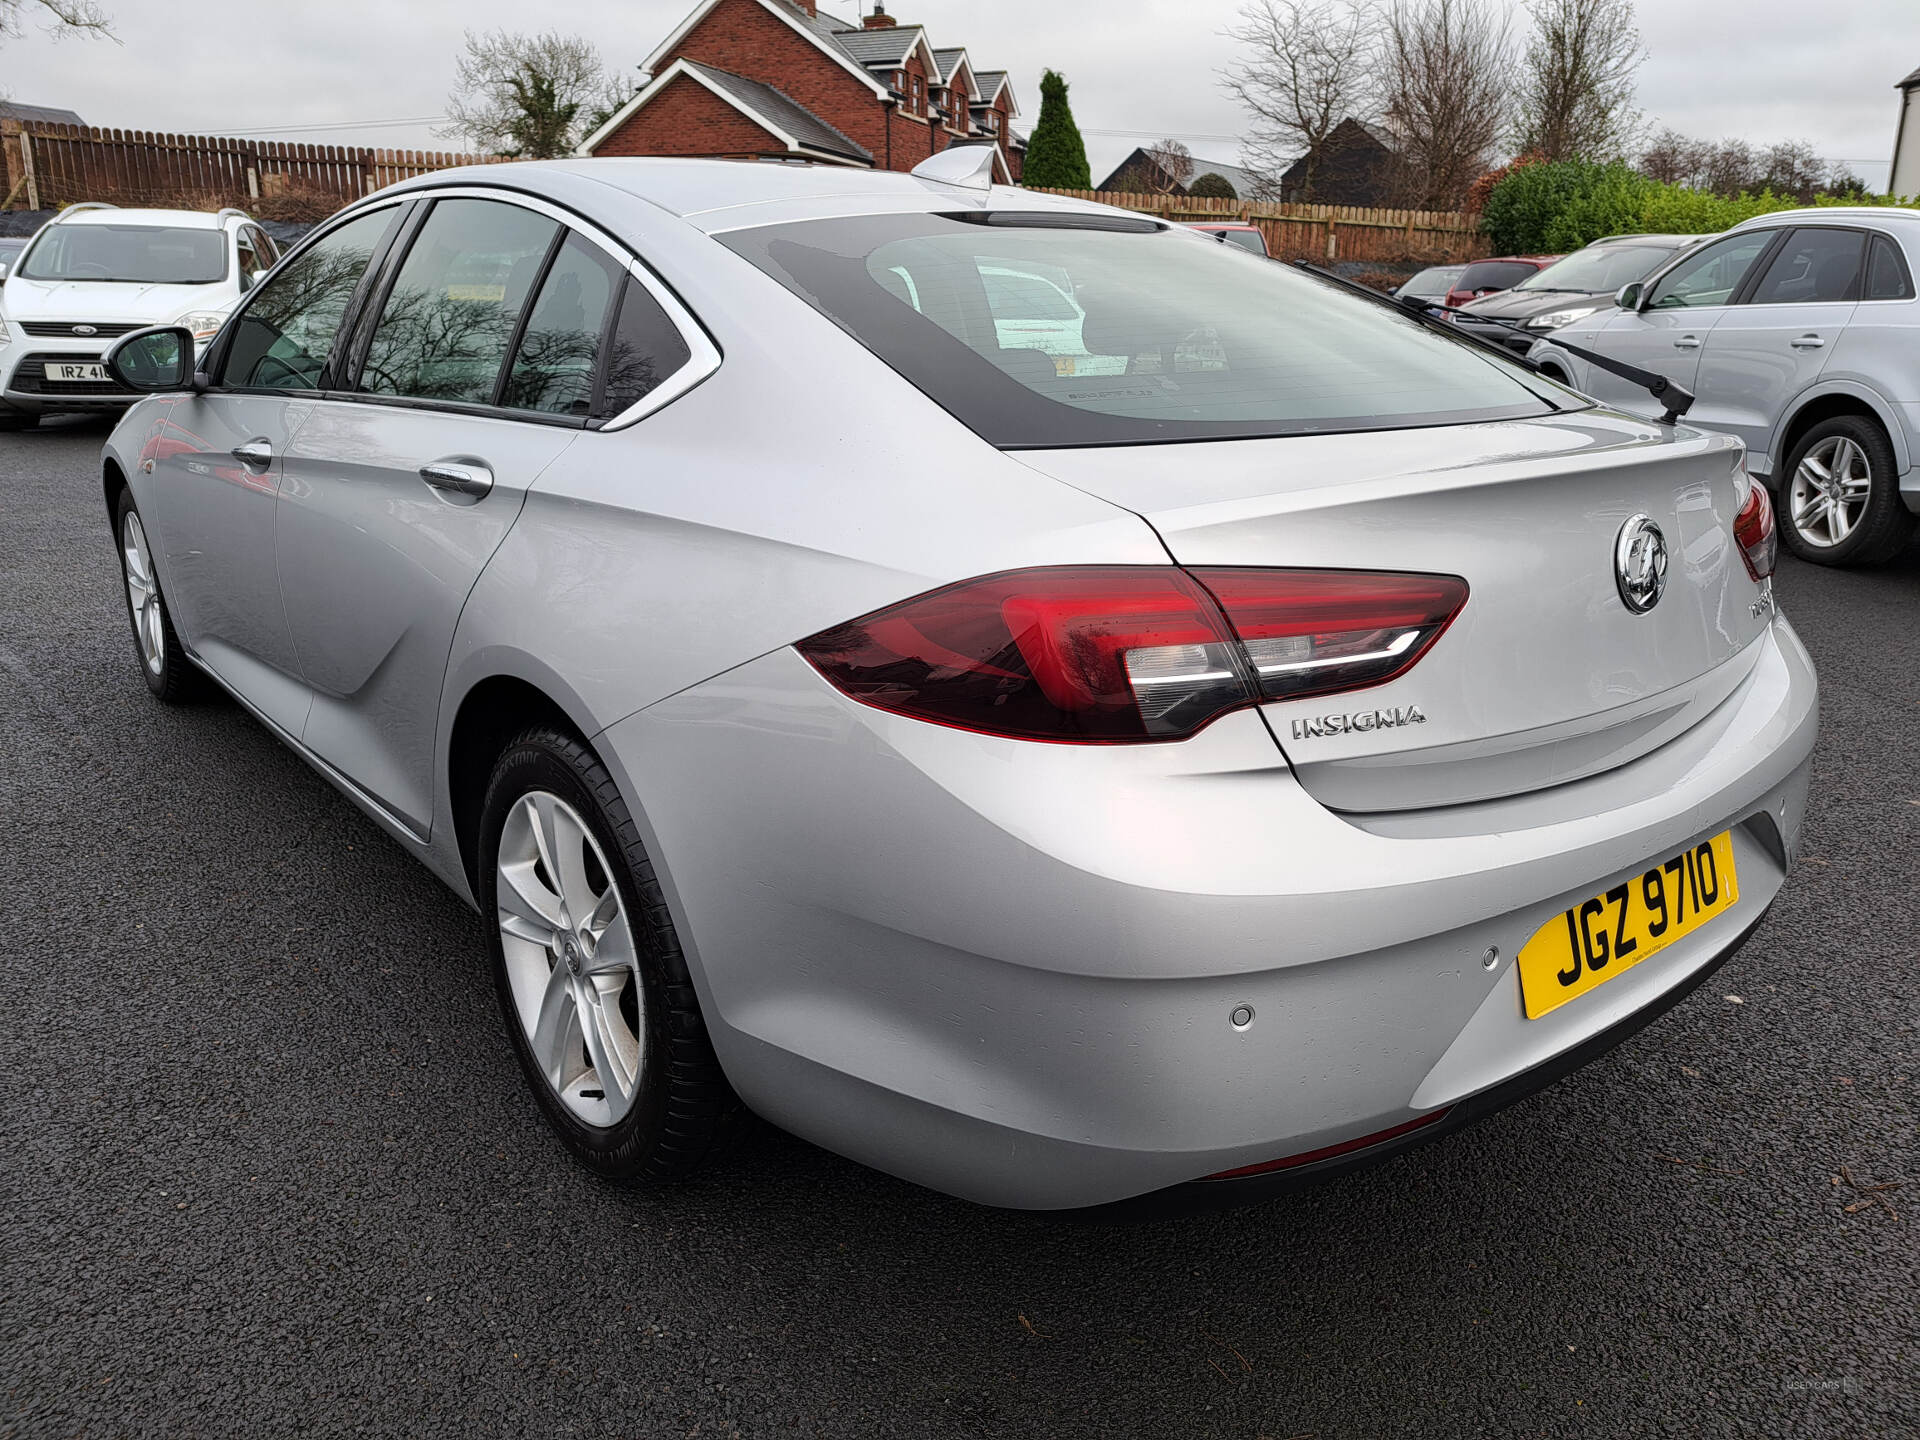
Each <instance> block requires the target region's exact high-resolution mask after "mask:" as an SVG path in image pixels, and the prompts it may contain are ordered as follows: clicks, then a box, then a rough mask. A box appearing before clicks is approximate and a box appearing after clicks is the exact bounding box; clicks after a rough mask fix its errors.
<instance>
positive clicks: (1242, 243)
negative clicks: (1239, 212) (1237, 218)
mask: <svg viewBox="0 0 1920 1440" xmlns="http://www.w3.org/2000/svg"><path fill="white" fill-rule="evenodd" d="M1187 228H1188V229H1189V230H1198V231H1199V232H1200V233H1201V234H1202V235H1211V236H1212V237H1213V238H1214V239H1215V240H1218V241H1219V242H1220V243H1221V244H1222V245H1238V246H1239V247H1240V248H1241V249H1242V250H1251V251H1252V252H1253V253H1254V254H1256V255H1258V256H1259V257H1260V258H1261V259H1263V260H1265V259H1269V258H1271V257H1270V256H1269V254H1268V251H1267V237H1266V236H1265V235H1263V234H1261V233H1260V227H1259V226H1258V225H1237V224H1227V223H1225V222H1222V223H1218V224H1216V223H1214V222H1212V221H1209V222H1207V223H1205V224H1202V225H1189V226H1188V227H1187Z"/></svg>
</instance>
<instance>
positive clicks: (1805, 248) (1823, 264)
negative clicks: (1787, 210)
mask: <svg viewBox="0 0 1920 1440" xmlns="http://www.w3.org/2000/svg"><path fill="white" fill-rule="evenodd" d="M1866 238H1867V237H1866V236H1864V235H1862V234H1861V233H1860V232H1859V231H1858V230H1824V229H1805V230H1796V231H1794V232H1793V233H1792V234H1791V235H1789V236H1788V237H1787V243H1786V244H1784V245H1782V246H1781V247H1780V252H1779V253H1778V254H1777V255H1775V256H1774V257H1773V261H1772V263H1771V264H1769V265H1768V266H1767V273H1766V274H1764V275H1762V276H1761V277H1760V284H1759V286H1758V287H1757V288H1756V289H1755V290H1754V292H1753V298H1752V299H1751V300H1749V301H1748V302H1747V303H1748V304H1750V305H1818V304H1829V303H1832V302H1835V301H1841V300H1851V299H1853V298H1854V297H1855V293H1856V289H1855V287H1856V286H1858V284H1859V282H1860V259H1861V254H1862V252H1863V250H1864V248H1865V243H1866Z"/></svg>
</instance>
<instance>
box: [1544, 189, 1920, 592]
mask: <svg viewBox="0 0 1920 1440" xmlns="http://www.w3.org/2000/svg"><path fill="white" fill-rule="evenodd" d="M1916 268H1920V213H1916V212H1914V211H1912V210H1903V209H1894V208H1887V209H1881V208H1866V207H1863V208H1858V209H1853V208H1839V207H1835V208H1824V207H1823V208H1819V209H1812V210H1792V211H1782V212H1779V213H1776V214H1772V215H1764V216H1760V217H1758V218H1756V219H1753V220H1749V221H1746V222H1744V223H1743V224H1740V225H1737V226H1735V227H1734V228H1733V229H1732V230H1730V231H1728V232H1727V233H1726V234H1725V235H1723V236H1721V237H1719V238H1718V239H1715V240H1713V241H1711V242H1709V243H1708V244H1705V245H1703V246H1701V247H1700V248H1699V249H1697V250H1694V251H1692V252H1690V253H1688V254H1686V255H1684V256H1683V257H1681V258H1680V259H1678V260H1677V261H1675V262H1673V263H1670V264H1669V265H1668V266H1667V267H1666V268H1665V269H1664V270H1662V271H1660V272H1659V273H1658V274H1656V275H1654V276H1653V277H1652V278H1651V279H1649V280H1647V281H1646V282H1644V283H1639V284H1630V285H1627V286H1625V287H1624V288H1623V289H1622V290H1621V292H1620V296H1619V308H1613V309H1605V310H1600V311H1596V312H1595V313H1594V314H1592V315H1590V316H1587V317H1585V318H1584V319H1581V320H1577V321H1575V322H1573V323H1572V324H1570V325H1568V326H1566V327H1565V329H1564V330H1561V331H1558V332H1555V333H1554V334H1551V335H1549V336H1547V337H1546V338H1545V339H1544V340H1542V341H1541V342H1540V343H1539V344H1538V345H1536V346H1534V347H1533V349H1532V350H1531V352H1530V354H1531V355H1532V357H1533V358H1534V359H1535V360H1536V361H1538V362H1539V363H1540V364H1541V365H1542V366H1544V367H1545V368H1546V370H1547V371H1548V373H1549V374H1551V375H1554V376H1557V377H1560V378H1564V379H1565V380H1567V381H1568V382H1569V383H1570V384H1572V385H1574V386H1576V387H1578V388H1579V389H1581V390H1584V391H1586V392H1587V393H1588V394H1590V395H1593V396H1596V397H1597V398H1599V399H1601V400H1604V401H1606V402H1607V403H1608V404H1610V405H1617V406H1619V407H1621V408H1622V409H1626V410H1638V411H1646V410H1647V409H1649V404H1648V402H1647V398H1646V395H1645V392H1644V391H1641V390H1638V389H1635V388H1634V387H1633V386H1631V385H1628V384H1626V383H1625V382H1623V381H1621V380H1620V379H1618V378H1617V377H1615V376H1611V375H1608V374H1606V373H1604V372H1601V371H1597V370H1596V369H1595V367H1593V366H1591V365H1588V364H1586V363H1584V362H1583V361H1581V360H1579V359H1578V358H1577V357H1575V356H1573V355H1571V354H1569V353H1567V352H1566V351H1565V350H1562V349H1559V348H1557V347H1556V346H1555V344H1554V341H1555V339H1556V338H1558V337H1559V336H1561V335H1564V336H1565V337H1566V338H1567V339H1568V340H1570V341H1572V342H1573V343H1574V344H1576V345H1582V346H1585V347H1587V348H1589V349H1592V350H1596V351H1598V352H1599V353H1601V354H1603V355H1607V356H1609V357H1611V358H1613V359H1617V360H1625V361H1628V362H1630V363H1631V364H1634V365H1638V366H1640V367H1642V368H1643V369H1647V370H1652V371H1655V372H1657V373H1659V374H1661V375H1665V376H1667V377H1669V378H1670V379H1672V380H1674V381H1675V382H1677V383H1678V384H1680V385H1683V386H1685V387H1686V388H1688V389H1689V390H1692V391H1693V392H1694V393H1695V395H1696V397H1697V398H1696V400H1695V403H1694V406H1693V408H1692V409H1691V410H1690V411H1689V412H1688V414H1687V423H1688V424H1690V425H1699V426H1702V427H1705V428H1706V429H1709V430H1717V431H1720V432H1723V433H1725V434H1728V435H1733V436H1737V437H1738V438H1739V439H1741V440H1743V441H1744V442H1746V447H1747V464H1748V468H1749V469H1751V470H1752V471H1753V473H1754V474H1755V475H1758V476H1761V477H1763V478H1764V479H1765V480H1766V482H1767V483H1768V484H1769V485H1770V486H1771V487H1772V488H1773V490H1774V491H1775V492H1776V494H1777V496H1778V498H1779V501H1780V504H1779V509H1780V512H1781V530H1782V534H1783V538H1784V539H1785V541H1786V543H1787V545H1788V547H1789V548H1790V549H1792V550H1793V551H1794V553H1796V554H1798V555H1800V556H1802V557H1803V558H1805V559H1808V560H1813V561H1816V562H1818V563H1820V564H1826V565H1852V564H1865V563H1868V562H1871V561H1875V560H1882V559H1886V558H1888V557H1890V556H1892V555H1894V554H1897V553H1898V552H1899V551H1900V549H1901V548H1902V547H1903V546H1904V545H1905V544H1906V543H1907V542H1908V540H1909V539H1910V538H1911V536H1912V534H1913V529H1914V512H1916V511H1920V465H1916V461H1917V460H1920V300H1916V298H1915V289H1914V278H1913V277H1914V273H1915V270H1916Z"/></svg>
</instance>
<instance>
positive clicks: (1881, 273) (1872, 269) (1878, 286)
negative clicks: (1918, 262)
mask: <svg viewBox="0 0 1920 1440" xmlns="http://www.w3.org/2000/svg"><path fill="white" fill-rule="evenodd" d="M1912 298H1913V277H1912V276H1910V275H1908V274H1907V265H1906V261H1905V260H1903V259H1902V258H1901V256H1900V247H1899V246H1898V245H1895V244H1894V243H1893V241H1891V240H1889V239H1888V238H1887V237H1886V236H1884V235H1876V236H1874V237H1873V248H1872V250H1871V252H1870V253H1869V255H1868V257H1867V299H1869V300H1911V299H1912Z"/></svg>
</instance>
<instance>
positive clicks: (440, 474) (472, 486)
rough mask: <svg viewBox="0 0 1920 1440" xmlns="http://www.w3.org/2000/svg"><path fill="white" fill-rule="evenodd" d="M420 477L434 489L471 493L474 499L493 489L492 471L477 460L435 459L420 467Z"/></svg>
mask: <svg viewBox="0 0 1920 1440" xmlns="http://www.w3.org/2000/svg"><path fill="white" fill-rule="evenodd" d="M420 478H421V479H422V480H424V481H426V482H427V484H429V485H431V486H433V488H434V489H436V490H449V491H452V492H453V493H454V494H456V495H471V496H472V497H473V498H474V499H476V500H478V499H479V498H480V497H481V496H482V495H485V494H486V493H487V492H488V491H489V490H491V489H493V471H491V470H489V469H488V468H487V467H486V466H485V465H482V464H481V463H480V462H479V461H478V460H435V461H434V462H433V463H432V464H430V465H422V466H421V467H420Z"/></svg>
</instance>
